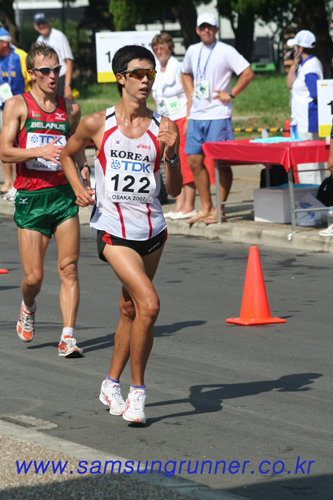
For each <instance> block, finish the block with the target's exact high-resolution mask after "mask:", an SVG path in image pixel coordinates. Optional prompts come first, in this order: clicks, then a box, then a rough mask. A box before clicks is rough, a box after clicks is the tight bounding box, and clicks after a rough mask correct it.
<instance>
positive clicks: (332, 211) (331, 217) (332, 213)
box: [327, 207, 333, 227]
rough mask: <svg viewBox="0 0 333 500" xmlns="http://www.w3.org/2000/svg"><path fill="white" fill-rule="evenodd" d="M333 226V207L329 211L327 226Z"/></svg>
mask: <svg viewBox="0 0 333 500" xmlns="http://www.w3.org/2000/svg"><path fill="white" fill-rule="evenodd" d="M331 226H333V207H330V209H329V211H328V212H327V227H331Z"/></svg>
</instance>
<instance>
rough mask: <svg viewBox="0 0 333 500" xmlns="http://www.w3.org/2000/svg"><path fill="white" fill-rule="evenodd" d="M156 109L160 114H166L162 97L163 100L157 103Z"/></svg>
mask: <svg viewBox="0 0 333 500" xmlns="http://www.w3.org/2000/svg"><path fill="white" fill-rule="evenodd" d="M157 111H158V113H159V114H160V115H162V116H167V115H168V110H167V107H166V102H165V101H164V99H163V101H161V102H159V103H157Z"/></svg>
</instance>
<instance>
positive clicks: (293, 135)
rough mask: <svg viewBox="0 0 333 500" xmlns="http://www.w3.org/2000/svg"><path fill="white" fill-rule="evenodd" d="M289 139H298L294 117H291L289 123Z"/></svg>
mask: <svg viewBox="0 0 333 500" xmlns="http://www.w3.org/2000/svg"><path fill="white" fill-rule="evenodd" d="M290 138H291V139H298V132H297V120H296V118H295V117H294V116H292V117H291V122H290Z"/></svg>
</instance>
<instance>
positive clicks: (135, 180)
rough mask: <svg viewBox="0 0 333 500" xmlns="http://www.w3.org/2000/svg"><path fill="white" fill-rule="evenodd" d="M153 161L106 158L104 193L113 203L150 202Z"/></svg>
mask: <svg viewBox="0 0 333 500" xmlns="http://www.w3.org/2000/svg"><path fill="white" fill-rule="evenodd" d="M155 191H156V181H155V176H154V163H148V162H144V161H133V160H127V159H126V160H120V159H118V158H110V157H109V158H107V165H106V171H105V194H106V195H107V197H108V198H109V199H110V200H111V201H112V202H114V203H152V202H153V200H154V196H155Z"/></svg>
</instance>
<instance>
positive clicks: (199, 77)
mask: <svg viewBox="0 0 333 500" xmlns="http://www.w3.org/2000/svg"><path fill="white" fill-rule="evenodd" d="M216 44H217V42H215V43H214V45H213V47H212V48H211V50H210V53H209V54H208V57H207V59H206V62H205V65H204V69H203V71H201V70H200V62H201V53H202V49H203V44H202V45H201V49H200V53H199V58H198V64H197V71H196V75H195V81H196V87H195V91H194V94H193V97H196V98H197V99H209V82H208V80H205V77H206V69H207V66H208V62H209V59H210V56H211V55H212V53H213V50H214V48H215V45H216Z"/></svg>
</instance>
